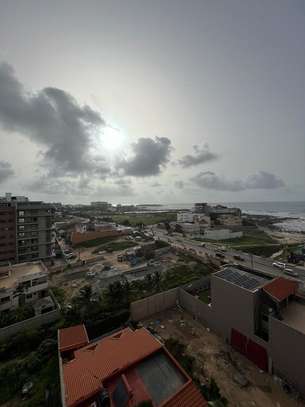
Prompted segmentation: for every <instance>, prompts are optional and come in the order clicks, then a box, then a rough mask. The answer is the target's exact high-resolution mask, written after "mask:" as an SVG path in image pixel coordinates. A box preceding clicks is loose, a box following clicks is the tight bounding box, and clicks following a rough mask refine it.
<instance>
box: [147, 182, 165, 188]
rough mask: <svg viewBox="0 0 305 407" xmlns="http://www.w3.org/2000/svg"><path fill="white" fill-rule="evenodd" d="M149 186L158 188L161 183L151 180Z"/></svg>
mask: <svg viewBox="0 0 305 407" xmlns="http://www.w3.org/2000/svg"><path fill="white" fill-rule="evenodd" d="M150 186H151V187H153V188H160V187H162V184H160V183H159V182H153V183H152V184H150Z"/></svg>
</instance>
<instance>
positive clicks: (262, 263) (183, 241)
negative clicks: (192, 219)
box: [153, 228, 305, 286]
mask: <svg viewBox="0 0 305 407" xmlns="http://www.w3.org/2000/svg"><path fill="white" fill-rule="evenodd" d="M153 233H154V238H155V239H160V240H163V241H166V242H168V243H170V244H171V245H172V246H173V247H177V248H180V249H184V250H186V251H193V253H196V254H197V255H198V256H202V257H206V256H210V257H212V258H214V259H217V256H216V253H217V252H218V253H219V252H220V250H219V247H220V244H216V243H215V244H213V243H207V244H206V245H205V246H204V247H202V245H201V244H202V243H201V242H196V241H194V240H190V239H188V238H185V237H180V236H177V235H170V236H169V235H168V234H167V232H166V231H165V230H162V229H157V228H153ZM222 254H223V256H224V257H223V258H218V260H222V261H225V262H227V263H229V264H239V265H241V266H245V267H247V268H250V269H252V270H255V271H258V272H260V273H262V274H264V275H266V276H269V277H277V276H284V277H286V278H291V279H294V280H297V281H299V282H301V283H303V284H304V286H305V269H304V268H301V267H295V266H293V265H290V264H289V265H288V268H289V269H291V270H293V271H296V272H297V273H298V277H292V276H288V275H287V274H284V272H283V270H280V269H278V268H276V267H274V266H272V263H273V262H274V260H273V259H268V258H264V257H260V256H256V255H251V254H249V253H244V252H241V251H237V250H232V249H231V250H225V251H223V252H222ZM234 256H239V257H240V259H238V258H236V257H234Z"/></svg>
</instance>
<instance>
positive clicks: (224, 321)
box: [211, 275, 255, 340]
mask: <svg viewBox="0 0 305 407" xmlns="http://www.w3.org/2000/svg"><path fill="white" fill-rule="evenodd" d="M211 297H212V307H213V312H214V318H215V321H217V327H216V328H217V329H216V331H217V332H218V333H219V334H220V335H222V336H223V337H224V338H225V339H227V340H230V337H231V329H232V328H235V329H237V330H238V331H240V332H241V333H242V334H244V335H246V336H248V337H249V336H252V335H253V334H254V309H255V295H254V293H252V292H251V291H247V290H245V289H243V288H241V287H238V286H237V285H233V284H231V283H228V282H226V281H225V280H223V279H221V278H219V277H217V276H215V275H213V276H212V278H211Z"/></svg>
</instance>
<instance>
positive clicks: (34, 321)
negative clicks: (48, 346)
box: [0, 309, 60, 341]
mask: <svg viewBox="0 0 305 407" xmlns="http://www.w3.org/2000/svg"><path fill="white" fill-rule="evenodd" d="M59 317H60V311H59V310H58V309H56V310H54V311H50V312H47V313H45V314H42V315H37V316H36V317H33V318H29V319H26V320H25V321H21V322H18V323H16V324H13V325H9V326H6V327H5V328H1V329H0V341H1V340H3V339H6V338H9V337H10V336H12V335H15V334H16V333H18V332H21V331H23V330H26V329H34V328H38V327H40V326H41V325H45V324H48V323H50V322H53V321H56V320H57V319H59Z"/></svg>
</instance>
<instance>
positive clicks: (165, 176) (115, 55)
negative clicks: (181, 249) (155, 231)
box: [0, 0, 305, 203]
mask: <svg viewBox="0 0 305 407" xmlns="http://www.w3.org/2000/svg"><path fill="white" fill-rule="evenodd" d="M0 9H1V12H0V195H3V194H4V193H5V192H12V193H13V194H15V195H27V196H29V197H30V198H32V199H42V200H45V201H51V202H58V201H62V202H64V203H88V202H91V201H97V200H103V201H109V202H113V203H191V202H195V201H210V202H230V201H234V202H239V201H240V202H247V201H248V202H254V201H296V200H300V201H302V200H303V201H305V159H304V158H305V2H304V1H303V0H268V1H263V0H258V1H253V0H230V1H228V0H188V1H185V0H166V1H164V0H154V1H151V0H128V1H126V0H120V1H119V0H109V1H104V0H96V1H93V0H87V1H78V0H69V1H67V0H60V1H57V0H53V1H52V2H49V1H41V0H37V1H32V0H27V1H24V2H20V1H17V0H1V1H0Z"/></svg>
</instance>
